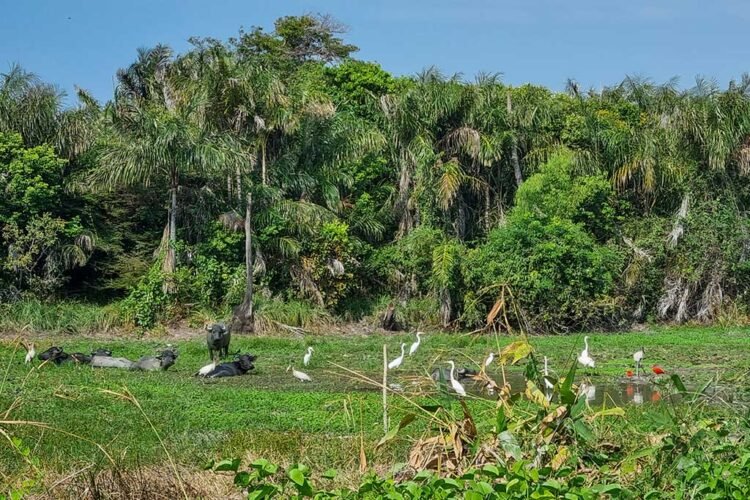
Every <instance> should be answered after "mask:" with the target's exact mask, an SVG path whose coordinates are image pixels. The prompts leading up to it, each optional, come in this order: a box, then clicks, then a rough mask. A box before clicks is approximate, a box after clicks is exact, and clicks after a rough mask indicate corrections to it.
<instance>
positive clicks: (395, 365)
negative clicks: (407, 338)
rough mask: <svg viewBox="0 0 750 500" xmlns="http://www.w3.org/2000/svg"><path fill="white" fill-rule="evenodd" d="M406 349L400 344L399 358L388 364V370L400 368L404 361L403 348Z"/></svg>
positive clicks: (404, 345)
mask: <svg viewBox="0 0 750 500" xmlns="http://www.w3.org/2000/svg"><path fill="white" fill-rule="evenodd" d="M405 347H406V344H404V343H402V344H401V356H399V357H397V358H396V359H394V360H393V361H391V362H390V363H388V369H389V370H393V369H394V368H398V367H399V366H401V363H402V362H403V361H404V348H405Z"/></svg>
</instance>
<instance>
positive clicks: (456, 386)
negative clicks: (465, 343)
mask: <svg viewBox="0 0 750 500" xmlns="http://www.w3.org/2000/svg"><path fill="white" fill-rule="evenodd" d="M448 364H449V365H451V387H453V390H454V391H456V394H458V395H459V396H466V389H464V386H462V385H461V383H460V382H459V381H458V380H456V379H455V378H454V376H453V372H454V371H455V370H456V365H454V364H453V361H448Z"/></svg>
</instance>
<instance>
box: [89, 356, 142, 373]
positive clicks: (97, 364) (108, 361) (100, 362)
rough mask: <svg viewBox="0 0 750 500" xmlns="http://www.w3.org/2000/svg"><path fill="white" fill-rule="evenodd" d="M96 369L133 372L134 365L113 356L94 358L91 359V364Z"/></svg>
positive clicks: (124, 359) (125, 359)
mask: <svg viewBox="0 0 750 500" xmlns="http://www.w3.org/2000/svg"><path fill="white" fill-rule="evenodd" d="M89 364H90V365H91V366H93V367H94V368H125V369H127V370H131V369H132V368H133V365H135V363H133V362H132V361H130V360H129V359H127V358H113V357H112V356H99V355H96V356H93V357H92V358H91V363H89Z"/></svg>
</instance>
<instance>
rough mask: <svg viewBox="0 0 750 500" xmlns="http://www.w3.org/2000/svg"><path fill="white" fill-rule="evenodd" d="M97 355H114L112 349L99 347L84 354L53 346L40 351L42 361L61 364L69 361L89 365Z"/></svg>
mask: <svg viewBox="0 0 750 500" xmlns="http://www.w3.org/2000/svg"><path fill="white" fill-rule="evenodd" d="M96 356H112V351H109V350H107V349H97V350H95V351H94V352H92V353H91V355H88V354H84V353H82V352H72V353H70V354H68V353H67V352H65V351H63V349H62V348H60V347H57V346H53V347H50V348H49V349H47V350H46V351H44V352H42V353H40V354H39V356H38V357H39V359H40V360H41V361H51V362H53V363H55V364H56V365H60V364H62V363H65V362H67V361H72V362H74V363H79V364H84V365H88V364H90V363H91V360H92V359H93V358H94V357H96Z"/></svg>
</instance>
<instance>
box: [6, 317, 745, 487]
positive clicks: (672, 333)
mask: <svg viewBox="0 0 750 500" xmlns="http://www.w3.org/2000/svg"><path fill="white" fill-rule="evenodd" d="M513 340H515V339H514V338H511V337H507V336H494V335H484V336H467V335H458V334H454V335H448V334H430V335H426V336H425V337H423V341H422V346H421V348H420V350H419V351H418V353H417V354H416V355H415V356H413V357H408V356H407V358H406V360H405V362H404V364H403V365H402V368H401V369H400V370H397V371H395V372H392V374H391V375H390V380H389V381H390V382H397V383H401V384H402V385H404V386H405V387H409V386H410V383H411V382H412V381H414V380H426V377H427V373H428V369H429V368H431V367H433V366H438V365H440V366H445V361H447V360H448V359H453V360H455V361H456V362H457V364H459V365H465V366H472V364H473V365H474V367H476V363H477V362H479V361H480V360H482V359H484V357H485V356H486V354H487V353H488V352H490V350H495V351H497V350H498V349H502V347H503V346H505V345H507V344H509V343H510V342H512V341H513ZM412 341H413V337H412V336H411V335H405V334H404V335H390V336H383V335H371V336H358V335H351V336H308V337H306V338H291V337H290V338H280V337H235V338H234V339H233V342H232V346H231V350H232V351H235V350H237V349H239V350H241V351H243V352H248V351H249V352H252V353H253V354H256V355H257V356H258V360H257V361H256V367H257V368H256V372H255V373H253V374H250V375H247V376H244V377H237V378H232V379H222V380H213V381H207V380H201V379H198V378H195V377H193V373H194V372H195V371H196V370H197V369H198V368H200V367H201V366H202V365H203V364H205V363H206V362H207V352H206V349H205V342H204V336H203V334H202V333H201V332H200V331H196V334H195V338H194V339H193V340H138V339H103V338H81V337H74V336H55V337H45V338H40V339H38V340H37V341H36V344H37V351H38V352H40V351H42V350H44V349H46V348H47V347H49V346H51V345H60V346H62V347H64V348H65V350H66V351H68V352H73V351H82V352H90V351H91V350H92V349H93V348H97V347H107V348H110V349H112V350H113V351H114V355H115V356H125V357H128V358H130V359H137V358H138V357H139V356H142V355H150V354H152V353H154V352H155V351H156V349H157V348H159V347H163V346H164V345H166V343H167V342H171V343H172V344H173V345H175V346H177V347H178V349H179V354H180V356H179V359H178V361H177V364H176V365H175V366H173V367H172V368H171V369H170V370H169V371H168V372H165V373H164V372H158V373H142V372H128V371H122V370H116V369H92V368H90V367H88V366H74V365H72V364H68V365H64V366H59V367H56V366H51V365H46V366H42V367H40V368H38V369H30V367H29V366H28V365H24V363H23V357H24V351H23V349H22V348H20V347H18V346H17V345H16V344H15V343H14V342H13V341H12V340H11V339H9V338H6V340H4V341H2V342H1V343H0V359H1V360H2V364H1V365H0V369H2V373H1V374H0V376H1V377H2V379H1V380H2V385H1V386H0V411H3V412H5V411H6V410H7V409H10V411H9V413H8V414H7V415H5V417H6V419H11V420H28V421H35V422H43V423H45V424H47V425H48V426H49V428H48V429H40V428H37V427H34V426H30V425H23V426H19V425H7V426H5V428H6V429H8V430H11V431H12V432H13V434H14V435H15V436H18V437H21V438H22V439H23V442H24V444H25V445H26V446H28V447H30V448H32V449H33V454H34V456H36V457H39V458H40V459H41V462H42V463H43V464H44V467H45V468H47V469H49V470H54V471H56V472H64V471H66V470H70V469H71V468H73V467H75V466H77V465H80V464H81V463H87V462H101V463H105V462H106V461H107V459H106V458H105V456H104V454H103V452H102V451H101V450H100V449H99V448H98V447H97V446H95V445H94V444H93V443H98V444H99V445H100V446H101V447H102V448H104V449H105V450H106V451H107V453H108V454H109V455H110V456H111V457H112V458H113V459H114V460H115V461H116V462H117V463H118V465H143V464H152V463H162V462H164V461H165V453H164V450H163V449H162V448H161V447H160V445H159V440H158V437H157V434H156V433H155V432H154V431H153V430H152V429H151V427H150V425H149V422H148V421H147V419H146V418H144V416H143V414H142V413H141V412H140V411H139V409H138V408H137V407H136V406H135V405H134V404H133V403H132V402H130V401H127V400H123V399H122V398H119V397H117V396H116V395H113V394H112V393H110V392H106V391H112V392H116V393H121V392H123V391H124V390H125V388H127V390H129V391H130V393H132V395H133V396H135V398H137V400H138V402H139V403H140V405H141V406H142V408H143V411H144V413H145V414H146V415H147V416H148V418H149V419H150V421H151V422H152V423H153V425H154V428H155V429H156V431H157V432H158V434H159V435H160V436H161V437H162V439H163V440H164V443H165V446H166V448H167V450H168V451H169V452H170V453H171V454H172V455H173V456H174V457H175V458H176V460H177V461H178V462H180V463H183V464H186V465H188V466H200V465H202V464H203V463H205V462H206V461H208V460H210V459H212V458H221V457H229V456H246V455H251V456H264V457H268V458H271V459H274V460H279V461H284V462H295V461H300V462H304V463H306V464H308V465H310V466H313V467H316V468H319V469H320V470H324V469H325V468H329V467H335V468H339V469H346V468H353V467H356V464H357V463H358V462H357V459H358V456H359V450H360V439H361V438H362V439H363V440H364V442H365V448H366V449H367V452H368V460H369V462H370V464H374V465H376V466H381V468H386V467H388V466H389V465H391V464H394V463H397V462H403V461H405V459H406V456H407V452H408V448H409V440H408V439H401V440H397V441H396V442H394V443H393V444H392V445H389V446H386V447H383V448H381V449H379V450H377V451H375V450H374V444H375V443H376V442H377V440H378V439H379V438H380V437H382V435H383V428H382V411H381V393H380V392H379V390H378V389H377V388H373V387H370V386H368V385H367V384H366V383H363V382H360V381H355V380H353V379H352V378H351V376H350V375H349V374H347V373H346V372H345V371H343V370H341V369H339V368H336V367H334V366H333V365H332V364H331V363H336V364H340V365H342V366H344V367H347V368H350V369H352V370H357V371H360V372H363V373H365V374H366V375H368V376H370V377H372V378H374V379H375V380H380V379H381V378H382V346H383V344H384V343H386V344H387V345H388V349H389V352H390V353H396V352H397V350H398V349H399V346H400V343H401V342H406V343H407V349H408V346H409V344H410V343H411V342H412ZM530 342H531V344H532V346H533V347H534V350H535V353H536V354H537V355H539V356H548V357H549V359H550V364H551V366H552V367H553V368H556V369H558V370H559V371H560V372H562V370H563V369H565V367H567V366H569V364H570V363H571V362H572V361H573V360H574V359H575V356H576V355H577V353H578V351H580V349H581V348H582V345H583V336H582V335H575V336H557V337H531V338H530ZM307 345H312V346H314V348H315V353H314V356H313V360H312V363H311V365H310V366H309V367H307V368H304V371H305V372H307V373H308V374H309V375H310V376H311V377H312V378H313V382H312V383H308V384H303V383H301V382H298V381H296V380H295V379H294V378H292V376H291V374H290V373H288V372H286V371H285V369H286V367H287V365H289V364H290V363H294V364H295V367H297V368H299V369H302V366H301V365H302V356H303V354H304V349H305V347H306V346H307ZM641 346H643V347H645V350H646V361H645V366H647V367H650V366H651V364H659V365H660V366H662V367H663V368H664V369H665V370H667V371H669V372H676V373H679V374H680V375H681V376H682V378H683V379H684V380H685V381H686V383H688V384H700V383H702V382H703V381H705V380H707V379H708V378H710V377H715V376H718V377H719V378H720V380H723V381H725V382H727V383H741V382H742V381H743V380H747V374H748V371H749V370H750V335H749V334H748V331H747V330H744V329H740V328H726V329H721V328H675V329H658V330H650V331H643V332H633V333H623V334H591V340H590V347H591V354H592V356H593V357H594V358H595V359H596V361H597V370H596V371H595V373H594V374H593V376H592V378H593V379H594V380H597V379H599V380H602V381H606V380H609V379H613V378H615V377H618V376H620V375H622V374H623V373H624V371H625V370H626V369H627V368H629V367H631V365H632V359H631V355H632V352H634V351H635V350H637V348H639V347H641ZM14 349H17V350H15V351H14ZM395 355H396V354H394V356H395ZM36 365H38V362H36ZM520 369H521V368H520V367H512V368H511V369H510V370H511V371H514V370H515V371H519V370H520ZM499 370H500V369H499V366H495V367H494V368H493V369H492V371H491V373H492V375H493V376H494V378H496V379H499V378H500V376H501V375H500V371H499ZM420 377H421V379H420ZM422 397H427V396H422ZM389 404H390V405H391V419H392V421H397V420H396V419H398V418H400V417H401V416H402V415H403V414H405V413H406V412H407V411H409V404H408V403H407V402H405V401H404V400H403V399H402V398H400V397H399V396H397V395H394V396H391V398H390V401H389ZM456 406H457V405H456ZM493 406H494V403H493V402H491V401H482V400H476V401H473V402H472V408H474V409H475V410H476V411H477V412H479V414H481V412H482V411H483V408H488V409H491V408H492V407H493ZM632 411H633V412H636V413H637V412H638V411H641V410H636V409H633V410H632ZM426 426H427V423H424V422H422V423H417V424H415V425H413V426H412V427H409V429H410V433H411V435H417V434H418V433H419V432H420V431H421V430H423V429H424V428H425V427H426ZM73 435H75V436H73ZM19 464H20V461H19V459H18V456H17V454H16V453H15V452H14V451H13V450H12V449H11V447H10V446H7V445H1V446H0V469H1V470H5V471H12V470H13V469H14V468H15V467H17V466H19Z"/></svg>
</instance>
